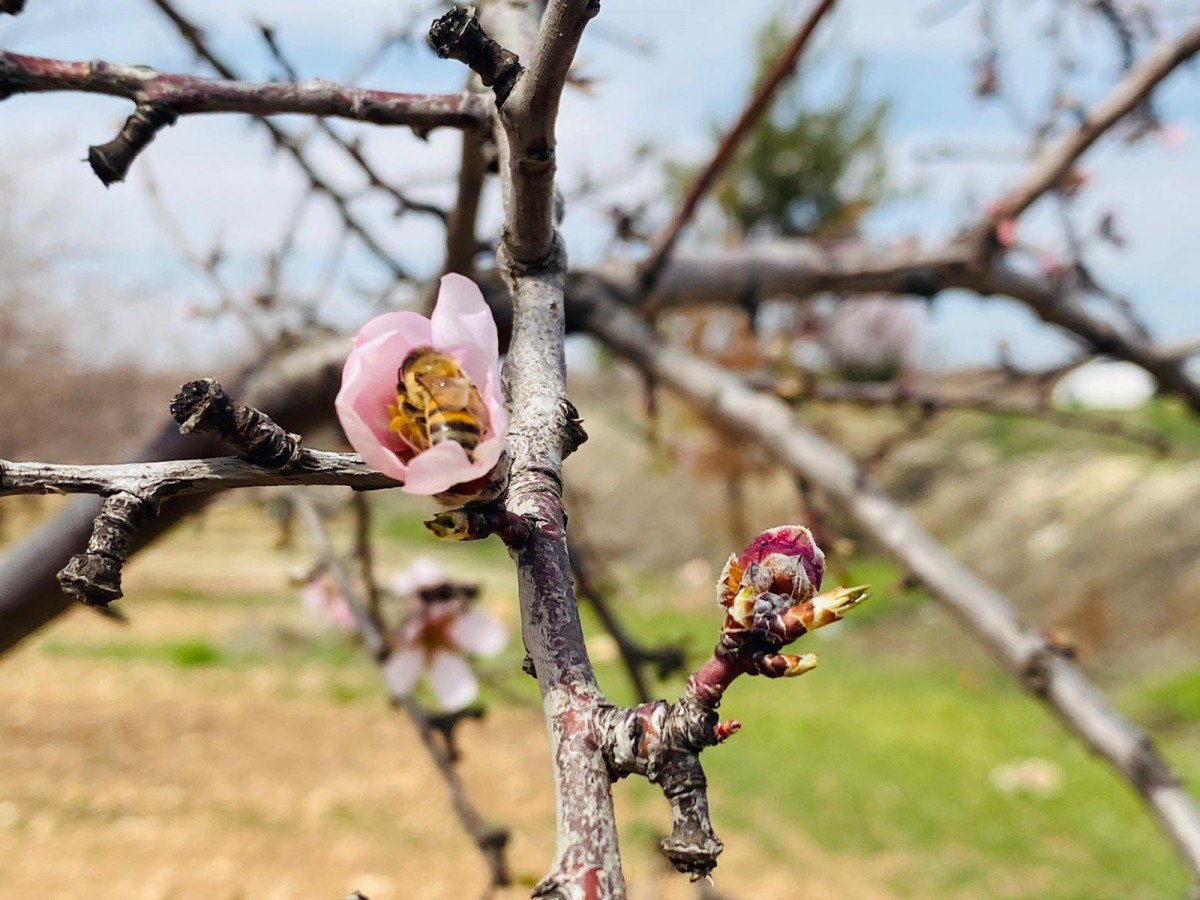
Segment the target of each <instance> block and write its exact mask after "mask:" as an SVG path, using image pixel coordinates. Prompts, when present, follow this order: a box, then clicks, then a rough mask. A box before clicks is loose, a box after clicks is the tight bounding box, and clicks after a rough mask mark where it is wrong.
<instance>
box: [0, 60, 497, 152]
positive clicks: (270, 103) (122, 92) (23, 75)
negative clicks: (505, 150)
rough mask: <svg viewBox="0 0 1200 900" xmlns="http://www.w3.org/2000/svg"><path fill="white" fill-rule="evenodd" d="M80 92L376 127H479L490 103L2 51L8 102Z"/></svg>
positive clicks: (189, 111)
mask: <svg viewBox="0 0 1200 900" xmlns="http://www.w3.org/2000/svg"><path fill="white" fill-rule="evenodd" d="M61 91H77V92H83V93H89V94H106V95H108V96H110V97H124V98H125V99H127V100H132V101H134V102H135V103H137V104H139V105H145V104H152V105H155V106H162V107H165V108H167V109H169V110H171V111H172V112H173V113H175V114H177V115H193V114H197V113H248V114H250V115H253V116H274V115H287V114H300V115H310V116H334V117H336V118H341V119H351V120H354V121H356V122H371V123H373V124H375V125H400V126H405V127H408V128H413V129H414V130H417V131H419V132H427V131H429V130H432V129H434V128H441V127H447V128H467V129H469V128H478V127H479V126H480V125H482V124H483V123H484V122H486V121H487V119H488V115H489V113H490V110H489V106H490V104H489V103H487V102H486V100H485V99H484V98H482V97H480V96H479V95H477V94H472V93H469V92H463V93H461V94H397V93H393V92H391V91H376V90H369V89H367V88H359V87H348V86H345V85H339V84H333V83H331V82H328V81H324V80H322V79H319V78H313V79H311V80H309V81H305V82H302V83H299V84H286V83H280V82H267V83H263V84H254V83H246V82H241V81H226V80H216V79H211V78H198V77H196V76H194V75H170V74H164V73H161V72H157V71H155V70H154V69H150V68H147V67H146V66H123V65H117V64H114V63H107V62H103V61H102V60H92V61H90V62H66V61H60V60H55V59H43V58H41V57H37V56H21V55H19V54H17V53H9V52H8V51H3V50H0V98H7V97H11V96H13V95H15V94H25V93H51V92H61Z"/></svg>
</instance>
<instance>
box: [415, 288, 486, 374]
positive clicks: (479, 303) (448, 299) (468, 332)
mask: <svg viewBox="0 0 1200 900" xmlns="http://www.w3.org/2000/svg"><path fill="white" fill-rule="evenodd" d="M430 327H431V330H432V339H433V346H434V348H435V349H437V350H441V351H443V352H446V353H452V354H453V355H454V356H455V357H456V358H457V359H458V361H459V362H461V363H462V364H463V368H465V369H466V370H467V374H468V375H470V376H471V380H472V381H473V382H475V385H476V386H477V387H482V385H483V384H484V383H485V382H486V381H487V374H488V371H489V370H491V369H495V367H496V363H497V361H498V360H499V359H500V340H499V338H498V337H497V336H496V320H495V319H494V318H493V317H492V311H491V309H490V308H489V307H488V305H487V301H485V300H484V299H483V293H482V292H481V291H480V290H479V286H478V285H476V284H475V282H473V281H472V280H471V279H470V278H465V277H463V276H462V275H456V274H454V273H453V272H452V273H450V274H449V275H443V276H442V283H441V287H440V288H439V290H438V298H437V303H436V304H435V305H434V307H433V315H432V316H431V317H430Z"/></svg>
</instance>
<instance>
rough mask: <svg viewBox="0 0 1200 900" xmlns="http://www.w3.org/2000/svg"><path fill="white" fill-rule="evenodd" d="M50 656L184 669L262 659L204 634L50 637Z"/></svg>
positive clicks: (44, 649)
mask: <svg viewBox="0 0 1200 900" xmlns="http://www.w3.org/2000/svg"><path fill="white" fill-rule="evenodd" d="M42 652H43V653H45V654H46V655H47V656H59V657H77V658H84V659H113V660H121V661H148V662H160V663H167V664H169V665H172V666H175V667H177V668H180V669H194V668H201V667H210V666H223V667H233V666H247V665H252V664H254V663H255V662H258V661H259V660H258V658H257V657H256V656H255V655H254V654H250V653H244V652H232V651H229V650H225V649H223V648H221V647H219V646H217V645H216V644H214V643H213V642H212V641H209V640H206V639H204V638H190V639H184V640H171V641H159V642H150V641H97V642H94V643H68V642H64V641H55V640H50V641H46V642H45V644H43V645H42Z"/></svg>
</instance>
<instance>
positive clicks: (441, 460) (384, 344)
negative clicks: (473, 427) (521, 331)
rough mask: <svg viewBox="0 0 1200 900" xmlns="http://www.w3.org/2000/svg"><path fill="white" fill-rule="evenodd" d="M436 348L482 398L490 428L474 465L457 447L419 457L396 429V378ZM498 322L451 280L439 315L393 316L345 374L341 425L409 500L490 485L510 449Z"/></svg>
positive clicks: (472, 289) (369, 327)
mask: <svg viewBox="0 0 1200 900" xmlns="http://www.w3.org/2000/svg"><path fill="white" fill-rule="evenodd" d="M422 347H430V348H432V349H434V350H436V351H438V352H439V353H444V354H446V355H447V356H450V357H452V358H453V359H454V360H455V361H456V362H457V363H458V364H459V365H460V366H462V369H463V371H464V372H465V373H466V374H467V377H469V378H470V380H471V382H472V384H474V385H475V387H476V388H477V389H478V390H479V393H480V396H481V398H482V399H483V402H484V405H485V406H486V408H487V412H488V423H487V427H486V428H485V430H484V433H483V435H482V439H481V440H480V442H479V445H478V446H477V447H475V449H474V457H475V459H474V461H472V460H471V459H470V458H469V457H468V456H467V452H466V450H464V449H463V447H462V446H461V445H460V444H458V443H456V442H455V441H445V442H443V443H439V444H435V445H433V446H431V447H429V448H428V449H425V450H418V449H417V448H415V447H412V446H410V445H409V444H408V442H406V441H405V440H404V439H403V438H402V437H401V436H400V435H399V434H398V433H397V432H395V431H392V430H391V429H390V428H389V425H390V424H391V421H392V418H393V414H392V412H390V411H389V407H394V406H395V405H396V393H397V391H396V386H397V373H398V371H399V368H400V365H401V363H403V362H404V360H405V358H406V357H408V355H409V354H410V353H411V352H412V351H413V350H417V349H420V348H422ZM499 359H500V354H499V342H498V340H497V337H496V322H495V320H494V319H493V318H492V312H491V310H490V309H488V306H487V303H486V302H484V299H483V294H481V293H480V291H479V288H478V287H477V286H476V285H475V283H474V282H473V281H471V280H470V279H469V278H464V277H463V276H462V275H453V274H451V275H445V276H443V278H442V284H441V289H440V290H439V291H438V298H437V304H436V306H435V307H434V310H433V315H432V316H431V317H430V318H426V317H425V316H422V315H420V314H418V313H415V312H408V311H403V312H394V313H386V314H384V315H382V316H379V317H377V318H375V319H372V320H371V321H370V322H368V323H367V324H366V325H364V326H363V327H362V328H361V329H360V330H359V332H358V334H357V336H355V338H354V349H353V350H351V351H350V356H349V357H348V358H347V359H346V365H345V368H344V369H343V370H342V388H341V390H340V391H339V392H338V395H337V400H336V402H335V405H336V408H337V414H338V419H339V420H340V421H341V423H342V428H343V429H344V430H345V432H346V437H347V438H349V440H350V444H351V445H352V446H353V447H354V449H355V450H357V451H358V452H359V454H361V455H362V458H363V461H364V462H365V463H366V464H367V465H369V466H371V467H373V468H375V469H378V470H379V471H380V472H383V473H384V474H385V475H389V476H391V477H392V478H395V479H396V480H397V481H400V482H402V483H403V488H404V490H405V491H407V492H408V493H410V494H440V493H443V492H445V491H447V490H449V489H450V488H452V487H454V486H455V485H458V484H463V483H465V482H469V481H474V480H476V479H480V478H483V477H484V476H486V475H487V474H488V473H489V472H491V470H492V469H493V468H494V467H495V465H496V463H497V461H498V460H499V459H500V453H501V451H502V449H503V446H504V435H505V431H506V430H507V428H508V414H507V412H506V411H505V408H504V399H503V397H502V396H501V393H500V372H499Z"/></svg>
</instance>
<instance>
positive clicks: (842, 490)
mask: <svg viewBox="0 0 1200 900" xmlns="http://www.w3.org/2000/svg"><path fill="white" fill-rule="evenodd" d="M590 328H591V330H592V331H593V332H594V333H595V334H596V335H597V336H598V337H599V338H600V339H601V340H602V341H603V342H604V343H605V344H606V345H607V346H608V347H609V348H610V349H611V350H613V351H614V352H615V353H617V354H618V355H620V356H623V357H625V358H627V359H629V360H631V361H632V362H634V364H635V365H637V366H639V367H640V368H644V369H646V370H648V371H649V372H651V373H652V374H653V375H654V377H655V378H657V379H658V380H659V382H660V383H661V384H662V385H663V386H665V387H666V388H668V389H669V390H671V391H673V392H675V393H676V394H678V395H679V396H681V397H682V398H684V399H686V400H688V401H689V402H691V403H693V404H695V405H696V406H698V407H699V408H701V409H703V410H704V412H705V415H707V416H709V417H711V418H713V419H715V420H717V421H719V422H721V423H722V424H724V425H726V426H727V427H729V428H731V429H736V430H737V431H738V433H739V434H741V435H742V436H743V438H744V439H746V440H751V441H754V442H755V443H757V444H759V445H760V446H761V447H762V449H764V450H765V451H766V452H767V453H769V454H770V455H771V456H772V457H773V458H774V459H775V460H777V461H778V462H779V463H780V464H781V465H783V466H784V467H785V468H787V469H788V470H789V471H790V472H792V473H793V474H794V475H797V476H800V477H803V478H804V479H806V480H807V481H808V482H810V483H811V484H813V485H815V486H817V487H819V488H821V489H822V490H823V491H824V492H826V493H827V494H828V496H829V497H830V498H831V499H833V500H836V501H837V502H838V503H839V504H841V507H842V509H843V510H844V511H845V512H846V513H847V514H848V515H849V516H851V517H852V518H853V519H854V520H855V521H856V522H857V523H858V525H859V527H861V528H862V529H863V530H864V531H865V532H866V533H867V534H869V535H870V536H871V538H872V539H873V540H874V541H875V542H876V543H877V544H878V545H879V546H880V547H881V548H882V549H883V550H884V551H886V552H887V553H888V555H890V556H891V557H892V558H893V559H895V560H896V561H897V562H898V563H899V564H900V565H901V566H903V567H904V569H905V570H906V571H908V572H911V573H912V575H913V576H914V577H915V578H916V579H917V580H918V581H919V582H920V583H921V584H922V585H924V586H925V588H926V589H927V590H928V591H929V592H930V593H931V594H932V595H933V596H934V597H935V598H936V599H937V600H938V601H939V602H941V603H942V604H943V605H944V606H946V607H947V608H948V609H949V610H950V611H951V612H953V613H954V614H955V615H956V616H957V617H958V618H959V619H960V620H961V621H962V623H963V624H964V625H965V626H966V627H967V628H968V629H969V630H970V631H972V632H973V633H975V634H976V635H978V636H979V637H980V638H981V639H982V640H983V641H984V643H985V644H986V645H987V646H988V648H989V649H990V650H991V651H992V653H993V655H994V656H995V657H996V658H997V659H998V660H999V662H1000V663H1001V664H1003V665H1004V666H1005V667H1006V668H1007V669H1008V670H1009V671H1010V672H1012V673H1013V675H1015V676H1016V677H1017V678H1018V679H1019V680H1020V682H1021V684H1022V686H1023V687H1024V688H1025V689H1026V690H1028V691H1029V692H1030V693H1032V694H1033V695H1034V696H1036V697H1038V698H1039V699H1041V700H1042V701H1043V702H1044V703H1045V704H1046V705H1047V706H1048V707H1049V708H1050V710H1051V711H1052V712H1053V713H1054V714H1055V715H1056V716H1057V717H1058V718H1059V719H1060V721H1062V722H1063V724H1064V725H1066V726H1067V727H1068V728H1069V729H1070V730H1071V731H1072V732H1073V733H1074V734H1075V735H1076V736H1077V737H1078V738H1079V739H1080V740H1082V741H1083V742H1084V743H1085V744H1086V745H1087V746H1088V747H1089V748H1090V749H1091V750H1093V751H1094V752H1096V753H1098V754H1099V755H1101V756H1102V757H1103V758H1104V759H1105V760H1107V761H1108V763H1109V764H1110V765H1111V766H1112V767H1113V768H1114V769H1115V770H1116V771H1117V772H1118V773H1119V774H1120V775H1121V776H1122V777H1123V778H1125V779H1126V781H1128V783H1129V784H1130V786H1132V787H1133V789H1134V790H1136V791H1137V792H1138V794H1139V795H1140V796H1141V797H1142V799H1143V800H1144V801H1145V803H1146V804H1147V806H1148V807H1149V809H1150V811H1151V812H1152V813H1153V815H1154V817H1155V819H1156V821H1157V822H1158V824H1159V826H1160V827H1161V828H1162V829H1163V831H1164V832H1165V833H1166V834H1167V835H1168V837H1170V839H1171V840H1172V841H1173V842H1174V844H1175V846H1176V848H1177V850H1178V851H1179V854H1180V856H1181V858H1182V859H1183V860H1184V862H1185V863H1186V864H1187V866H1188V868H1189V870H1190V871H1191V872H1192V874H1193V876H1195V877H1200V809H1198V808H1197V806H1196V804H1195V802H1194V800H1193V799H1192V798H1191V796H1190V795H1189V794H1188V793H1187V791H1186V790H1185V789H1184V788H1183V787H1182V785H1181V782H1180V780H1179V777H1178V776H1177V775H1176V774H1175V773H1174V772H1173V771H1172V770H1171V769H1170V767H1169V766H1168V765H1167V763H1166V762H1165V761H1164V760H1163V759H1162V758H1161V757H1160V756H1159V754H1158V752H1157V751H1156V750H1155V749H1154V746H1153V745H1152V744H1151V742H1150V740H1149V738H1147V737H1146V735H1145V734H1143V733H1142V732H1141V731H1139V730H1138V729H1137V728H1136V727H1134V726H1133V725H1132V724H1130V723H1129V722H1127V721H1126V720H1125V719H1123V718H1122V717H1121V716H1120V714H1119V713H1118V712H1117V711H1116V710H1115V709H1113V708H1112V706H1111V705H1110V704H1109V703H1108V701H1107V700H1106V699H1105V698H1104V696H1103V695H1102V694H1101V693H1100V692H1099V691H1098V690H1097V689H1096V688H1095V686H1093V685H1092V683H1091V682H1090V681H1089V680H1088V679H1087V677H1086V676H1085V675H1084V674H1083V673H1082V672H1081V671H1080V669H1079V668H1078V666H1076V665H1075V663H1074V662H1072V661H1071V660H1070V659H1067V658H1066V657H1064V655H1063V654H1062V653H1061V652H1060V651H1058V650H1057V649H1056V648H1055V646H1054V645H1053V644H1052V643H1051V642H1050V641H1049V640H1047V638H1046V637H1045V636H1043V635H1041V634H1039V633H1038V632H1036V631H1032V630H1030V629H1027V628H1025V627H1023V626H1022V625H1021V624H1020V623H1019V622H1018V621H1017V616H1016V613H1015V612H1014V610H1013V608H1012V606H1011V604H1010V603H1009V602H1008V600H1007V599H1006V598H1005V597H1004V596H1003V595H1002V594H1000V593H999V592H997V591H996V590H994V589H993V588H991V587H989V586H988V585H986V584H984V583H983V582H982V581H980V580H979V578H977V577H976V576H975V575H974V574H972V573H971V572H970V571H969V570H968V569H966V568H965V567H964V566H963V565H961V564H960V563H959V562H957V561H956V560H955V559H953V557H951V556H950V555H949V554H948V553H947V552H946V551H945V550H943V549H942V548H941V547H940V546H939V545H938V544H937V543H936V542H935V541H934V540H933V539H932V538H931V537H930V536H929V535H928V534H926V533H925V532H924V531H923V530H922V529H921V528H920V526H919V525H917V523H916V522H915V521H914V520H913V518H912V516H911V515H909V514H908V512H906V511H905V510H904V509H903V508H901V507H900V506H899V505H897V504H896V503H894V502H893V501H891V500H890V499H889V498H888V497H887V496H886V495H885V494H884V493H883V490H882V489H881V488H880V487H879V486H878V485H877V484H876V483H875V482H874V481H872V480H871V479H870V477H868V476H867V475H866V474H865V473H864V472H863V471H862V470H861V469H860V467H859V466H858V465H856V464H855V462H854V461H853V460H852V459H850V457H848V456H847V455H846V454H845V453H843V452H842V451H841V450H839V449H838V448H837V447H835V446H833V445H832V444H830V443H829V442H827V441H826V440H825V439H823V438H821V437H820V436H819V435H817V434H816V433H815V432H814V431H812V429H810V428H809V427H808V426H807V425H805V424H804V423H803V422H802V421H801V420H799V419H798V418H796V416H794V415H793V414H792V412H791V411H790V410H789V409H788V408H787V406H786V405H785V404H783V403H782V402H781V401H779V400H778V399H776V398H773V397H769V396H767V395H765V394H762V393H759V392H757V391H754V390H752V389H751V388H749V387H747V386H746V385H745V384H744V383H743V382H742V381H741V379H739V378H737V377H736V376H734V375H732V374H730V373H728V372H725V371H724V370H722V369H721V368H719V367H718V366H716V365H713V364H711V363H708V362H705V361H703V360H701V359H699V358H697V357H695V356H693V355H691V354H689V353H687V352H685V351H683V350H680V349H678V348H676V347H673V346H670V345H667V344H664V343H663V342H661V341H660V340H659V339H658V338H657V337H656V336H655V335H654V334H653V332H652V331H651V330H650V328H649V327H648V326H647V325H646V323H645V322H643V321H642V320H641V319H640V318H639V317H638V316H637V315H635V314H634V313H632V312H630V311H629V310H627V309H624V308H622V307H621V306H620V305H619V304H616V303H612V302H609V301H600V302H598V303H597V304H596V306H595V313H594V315H593V317H592V319H591V323H590Z"/></svg>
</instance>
